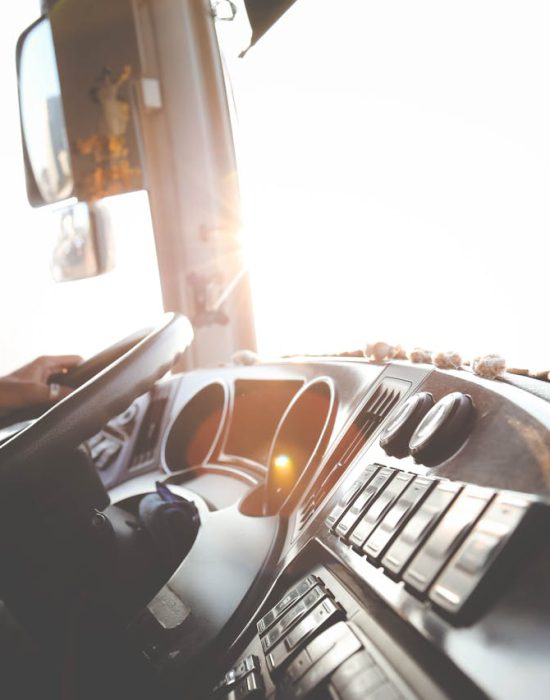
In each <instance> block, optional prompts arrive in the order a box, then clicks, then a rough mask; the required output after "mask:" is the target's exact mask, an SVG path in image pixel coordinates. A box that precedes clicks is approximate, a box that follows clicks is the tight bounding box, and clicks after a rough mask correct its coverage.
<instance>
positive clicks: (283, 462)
mask: <svg viewBox="0 0 550 700" xmlns="http://www.w3.org/2000/svg"><path fill="white" fill-rule="evenodd" d="M273 466H274V467H276V468H277V469H278V470H280V471H282V472H284V471H287V470H288V469H290V468H291V467H292V460H291V459H290V457H289V456H288V455H277V456H276V457H275V458H274V459H273Z"/></svg>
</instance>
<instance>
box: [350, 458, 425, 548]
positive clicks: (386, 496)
mask: <svg viewBox="0 0 550 700" xmlns="http://www.w3.org/2000/svg"><path fill="white" fill-rule="evenodd" d="M412 478H413V475H412V474H409V473H408V472H399V473H398V474H396V475H395V477H394V478H393V479H392V480H391V481H390V482H389V484H388V485H387V486H386V487H385V488H384V490H383V491H382V492H381V493H380V495H379V496H378V498H377V499H376V500H375V501H374V503H373V504H372V505H371V506H370V507H369V508H367V512H366V513H365V514H364V515H363V517H362V518H361V520H360V521H359V524H358V525H357V526H356V527H355V529H354V530H353V532H352V534H351V543H352V544H354V545H355V546H356V547H361V546H362V545H363V543H364V542H365V540H366V539H367V537H368V536H369V535H370V534H371V532H372V531H373V530H374V528H375V527H376V525H377V524H378V522H379V521H380V520H381V518H383V517H384V515H385V514H386V511H387V510H389V508H390V507H391V506H392V505H393V502H394V501H395V500H396V498H398V497H399V496H400V495H401V493H402V492H403V491H404V490H405V488H406V487H407V486H408V485H409V483H410V482H411V480H412Z"/></svg>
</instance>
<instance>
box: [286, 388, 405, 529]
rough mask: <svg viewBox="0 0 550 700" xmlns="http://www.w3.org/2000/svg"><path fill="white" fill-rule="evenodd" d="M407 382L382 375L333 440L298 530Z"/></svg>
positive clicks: (382, 418) (300, 515) (387, 412)
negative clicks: (373, 389) (338, 437)
mask: <svg viewBox="0 0 550 700" xmlns="http://www.w3.org/2000/svg"><path fill="white" fill-rule="evenodd" d="M409 386H410V384H409V383H408V382H403V381H400V380H398V379H385V380H383V381H382V382H381V383H380V385H379V386H378V387H377V388H376V390H375V391H374V393H373V394H372V396H371V397H370V398H369V399H368V401H367V402H366V403H365V404H364V406H363V407H362V408H361V409H360V410H359V411H358V413H357V414H356V416H355V418H354V419H353V422H352V423H351V425H350V426H349V427H348V429H347V430H346V432H345V434H344V436H343V437H342V438H341V439H340V440H339V441H338V442H337V444H336V447H335V449H334V450H333V452H332V453H331V455H330V456H329V458H328V460H327V462H326V463H325V465H324V466H323V469H322V471H321V473H320V474H319V475H318V476H317V478H316V479H315V482H314V484H313V485H312V487H311V489H310V492H309V494H308V495H307V497H306V499H305V501H304V503H303V505H302V507H301V508H300V513H299V516H298V530H297V532H298V533H299V532H300V531H301V530H302V529H303V528H304V526H305V525H306V523H307V522H308V521H309V520H310V519H311V517H312V516H313V514H314V513H315V511H316V510H317V507H318V506H319V505H320V504H321V503H322V501H323V500H324V498H325V496H326V495H327V494H328V493H329V491H330V490H331V489H332V487H333V486H334V484H335V483H336V482H337V481H338V479H339V478H340V476H341V475H342V474H343V473H344V471H345V470H346V469H347V468H348V466H349V465H350V464H351V463H352V462H353V460H354V459H355V457H357V455H358V454H359V452H360V451H361V450H362V449H363V447H364V446H365V445H366V444H367V442H368V441H369V439H370V438H371V437H372V435H373V434H374V433H375V432H376V430H377V428H378V426H379V425H380V424H381V423H382V421H383V420H384V419H385V418H386V417H387V416H388V415H389V414H390V412H391V411H392V410H393V409H394V408H395V406H396V405H397V403H398V402H399V400H400V399H401V397H402V396H403V395H404V393H405V392H406V391H407V389H408V388H409Z"/></svg>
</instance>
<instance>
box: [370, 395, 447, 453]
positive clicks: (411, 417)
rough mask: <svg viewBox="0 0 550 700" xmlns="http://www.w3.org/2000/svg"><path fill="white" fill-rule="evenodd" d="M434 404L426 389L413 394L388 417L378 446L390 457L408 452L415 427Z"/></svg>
mask: <svg viewBox="0 0 550 700" xmlns="http://www.w3.org/2000/svg"><path fill="white" fill-rule="evenodd" d="M433 405H434V399H433V396H432V395H431V394H429V393H428V392H426V391H422V392H419V393H418V394H413V395H412V396H409V398H408V399H407V400H406V401H404V402H403V403H402V404H401V406H400V407H399V408H398V409H397V411H396V413H395V415H393V416H392V417H390V420H389V422H388V424H387V425H386V427H385V429H384V431H383V433H382V435H381V436H380V447H382V448H383V449H384V450H385V452H386V453H387V454H389V455H390V456H391V457H405V456H406V455H408V454H409V440H410V439H411V436H412V434H413V433H414V430H415V428H416V427H417V425H418V424H419V423H420V421H421V420H422V419H423V418H424V416H425V415H426V414H427V413H428V411H429V410H430V409H431V408H432V406H433Z"/></svg>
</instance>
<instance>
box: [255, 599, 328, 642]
mask: <svg viewBox="0 0 550 700" xmlns="http://www.w3.org/2000/svg"><path fill="white" fill-rule="evenodd" d="M326 595H327V593H326V591H325V590H324V589H323V588H322V587H321V586H315V588H312V589H311V591H309V593H306V595H305V596H304V597H303V598H302V599H301V600H299V601H298V602H297V603H295V604H294V605H293V606H292V607H291V608H290V610H289V611H288V612H286V613H285V614H284V615H283V616H282V617H281V619H280V620H279V622H278V623H277V624H276V625H275V627H273V628H272V629H271V630H270V631H269V632H267V634H266V635H265V636H264V637H263V638H262V648H263V650H264V651H269V650H270V649H271V647H273V646H274V645H275V644H277V642H280V641H281V639H282V638H283V636H284V635H285V634H286V632H288V630H289V629H290V628H291V627H292V625H294V624H295V623H296V622H297V621H298V620H299V619H300V618H302V617H304V616H305V615H306V614H307V613H308V612H309V611H310V610H312V609H313V608H314V607H315V606H316V605H317V603H318V602H319V601H320V600H322V599H323V598H325V597H326Z"/></svg>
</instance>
